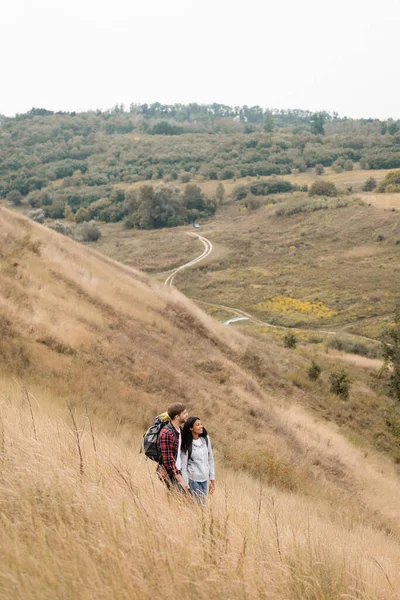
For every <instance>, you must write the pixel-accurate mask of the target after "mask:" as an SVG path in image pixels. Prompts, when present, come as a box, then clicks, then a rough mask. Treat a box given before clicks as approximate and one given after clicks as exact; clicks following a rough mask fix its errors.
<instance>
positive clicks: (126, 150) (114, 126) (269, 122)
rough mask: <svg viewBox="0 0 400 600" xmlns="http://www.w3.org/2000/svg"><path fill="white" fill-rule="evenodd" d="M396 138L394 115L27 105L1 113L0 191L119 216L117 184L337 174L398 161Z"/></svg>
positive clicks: (50, 206)
mask: <svg viewBox="0 0 400 600" xmlns="http://www.w3.org/2000/svg"><path fill="white" fill-rule="evenodd" d="M399 136H400V123H399V122H396V121H388V122H381V121H379V120H374V119H368V120H365V119H360V120H352V119H346V118H339V117H338V115H330V114H328V113H319V114H317V115H315V114H312V113H310V112H307V111H263V110H262V109H261V108H260V107H236V108H233V107H226V106H221V105H216V104H214V105H212V106H199V105H189V106H162V105H160V104H158V103H155V104H154V105H152V106H147V105H142V106H135V105H132V106H131V107H130V109H129V111H127V110H125V109H124V108H123V107H115V108H114V109H113V110H111V111H105V112H101V111H97V112H89V113H53V112H51V111H47V110H44V109H33V110H32V111H29V112H28V113H26V114H21V115H17V117H15V118H2V119H1V122H0V196H3V197H9V198H10V200H12V201H13V202H14V203H21V202H22V203H24V204H27V205H29V206H32V207H36V208H37V207H41V208H43V210H44V211H45V214H46V216H47V217H50V218H56V219H62V218H64V216H65V215H66V214H67V215H69V217H71V212H72V217H73V218H75V215H76V213H77V212H78V210H79V209H80V208H83V207H84V208H86V209H87V210H88V211H89V215H90V218H93V217H96V218H97V219H100V220H103V221H106V222H117V221H120V220H122V219H124V218H125V217H126V216H127V214H128V213H127V209H126V205H124V199H125V198H124V191H123V190H121V189H120V184H132V183H135V182H138V181H141V182H144V181H154V180H160V179H163V180H165V181H167V182H172V183H173V182H183V183H188V182H192V183H193V182H198V181H207V182H213V181H217V180H222V181H230V180H232V179H234V178H243V177H253V178H254V177H264V176H271V175H273V174H274V175H291V176H293V177H297V176H298V175H299V174H300V175H301V174H302V173H303V172H305V171H306V170H307V169H314V168H315V167H316V166H318V168H320V169H321V168H322V169H324V168H327V167H329V168H332V169H333V170H334V172H335V173H338V174H341V173H342V172H344V173H351V171H352V170H353V168H355V167H356V166H359V167H361V168H362V169H364V170H368V169H372V170H374V171H376V170H380V169H393V168H399V167H400V152H399V145H398V142H399ZM178 205H179V206H178V208H180V209H182V206H181V205H180V203H179V202H178ZM66 207H68V208H67V209H66ZM208 208H210V204H208ZM177 212H178V216H179V217H182V218H186V217H187V215H183V216H182V215H181V212H182V211H181V210H178V211H177ZM200 212H201V213H202V212H205V213H206V214H205V215H201V214H200V216H203V217H205V216H207V211H200ZM176 222H177V221H176V219H175V218H173V219H170V220H168V219H165V223H164V224H166V225H169V226H171V225H175V224H176ZM157 226H163V225H157Z"/></svg>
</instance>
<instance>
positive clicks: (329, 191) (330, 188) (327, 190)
mask: <svg viewBox="0 0 400 600" xmlns="http://www.w3.org/2000/svg"><path fill="white" fill-rule="evenodd" d="M308 195H309V196H328V197H331V198H333V197H334V196H337V195H338V191H337V189H336V186H335V184H334V183H332V181H324V180H322V181H314V183H313V184H312V186H311V187H310V189H309V190H308Z"/></svg>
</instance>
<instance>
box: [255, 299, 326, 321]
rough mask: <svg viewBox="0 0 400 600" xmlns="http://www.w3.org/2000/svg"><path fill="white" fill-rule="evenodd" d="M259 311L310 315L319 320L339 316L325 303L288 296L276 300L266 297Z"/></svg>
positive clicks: (259, 305)
mask: <svg viewBox="0 0 400 600" xmlns="http://www.w3.org/2000/svg"><path fill="white" fill-rule="evenodd" d="M257 308H258V309H259V310H270V311H273V312H280V313H293V312H297V313H303V314H309V315H311V316H313V317H317V318H318V319H329V318H330V317H334V316H335V315H337V312H336V311H334V310H331V309H330V308H329V307H328V306H326V305H325V304H324V303H323V302H315V303H312V302H308V301H303V300H299V299H297V298H288V297H286V296H276V297H275V298H267V297H264V302H259V303H258V304H257Z"/></svg>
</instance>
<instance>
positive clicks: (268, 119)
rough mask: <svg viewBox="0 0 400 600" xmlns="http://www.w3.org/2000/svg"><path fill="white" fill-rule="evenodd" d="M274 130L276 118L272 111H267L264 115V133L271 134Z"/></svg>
mask: <svg viewBox="0 0 400 600" xmlns="http://www.w3.org/2000/svg"><path fill="white" fill-rule="evenodd" d="M273 129H274V118H273V116H272V113H271V111H270V110H267V111H265V113H264V131H266V132H267V133H271V131H273Z"/></svg>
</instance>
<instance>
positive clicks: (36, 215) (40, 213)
mask: <svg viewBox="0 0 400 600" xmlns="http://www.w3.org/2000/svg"><path fill="white" fill-rule="evenodd" d="M26 216H27V217H28V219H31V221H36V223H44V210H43V209H42V208H37V209H35V210H30V211H29V212H28V214H27V215H26Z"/></svg>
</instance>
